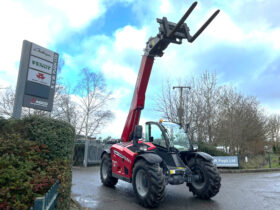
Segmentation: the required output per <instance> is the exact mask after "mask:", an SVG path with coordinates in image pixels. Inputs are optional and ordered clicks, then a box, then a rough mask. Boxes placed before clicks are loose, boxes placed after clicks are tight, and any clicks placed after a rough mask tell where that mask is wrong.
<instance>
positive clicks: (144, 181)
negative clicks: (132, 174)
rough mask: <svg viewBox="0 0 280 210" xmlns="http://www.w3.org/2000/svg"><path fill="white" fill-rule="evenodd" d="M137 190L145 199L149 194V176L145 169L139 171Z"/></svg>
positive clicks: (136, 181) (136, 179) (136, 182)
mask: <svg viewBox="0 0 280 210" xmlns="http://www.w3.org/2000/svg"><path fill="white" fill-rule="evenodd" d="M135 184H136V189H137V192H138V193H139V195H141V196H142V197H144V196H145V195H146V194H147V193H148V176H147V175H146V173H145V171H144V170H143V169H140V170H138V172H137V174H136V178H135Z"/></svg>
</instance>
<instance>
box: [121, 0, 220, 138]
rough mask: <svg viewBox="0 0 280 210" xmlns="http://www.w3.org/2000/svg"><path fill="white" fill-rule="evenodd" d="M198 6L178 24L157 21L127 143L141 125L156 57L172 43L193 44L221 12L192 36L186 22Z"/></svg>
mask: <svg viewBox="0 0 280 210" xmlns="http://www.w3.org/2000/svg"><path fill="white" fill-rule="evenodd" d="M196 5H197V2H194V3H193V4H192V5H191V6H190V8H189V9H188V10H187V11H186V13H185V14H184V15H183V17H182V18H181V19H180V20H179V22H178V23H177V24H175V23H173V22H169V21H168V20H167V18H166V17H163V18H162V19H157V22H158V23H159V25H160V27H159V33H158V34H157V35H156V36H155V37H151V38H149V40H148V42H147V43H146V48H145V49H144V55H143V56H142V61H141V66H140V70H139V73H138V77H137V81H136V85H135V89H134V94H133V99H132V102H131V106H130V110H129V113H128V116H127V119H126V123H125V126H124V129H123V132H122V137H121V139H122V141H124V142H127V141H129V140H132V138H133V131H134V129H135V126H136V125H138V124H139V120H140V115H141V110H142V109H144V105H145V94H146V89H147V86H148V82H149V78H150V74H151V71H152V67H153V63H154V57H161V56H162V55H163V51H164V50H165V49H166V48H167V47H168V45H169V44H170V43H174V44H181V43H182V39H187V40H188V42H193V41H194V40H195V39H196V38H197V37H198V36H199V35H200V34H201V33H202V32H203V31H204V29H205V28H206V27H207V26H208V25H209V24H210V23H211V22H212V20H213V19H214V18H215V17H216V16H217V15H218V13H219V10H217V11H216V12H214V13H213V14H212V15H211V17H210V18H209V19H208V20H207V21H206V22H205V23H204V24H203V25H202V26H201V28H200V29H199V30H198V31H197V32H196V33H195V34H194V35H193V36H191V35H190V29H189V27H188V26H187V24H186V23H185V20H186V19H187V18H188V16H189V15H190V14H191V12H192V11H193V10H194V8H195V7H196Z"/></svg>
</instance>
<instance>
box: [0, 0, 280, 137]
mask: <svg viewBox="0 0 280 210" xmlns="http://www.w3.org/2000/svg"><path fill="white" fill-rule="evenodd" d="M191 3H192V2H191V1H187V0H153V1H148V0H80V1H77V0H5V1H1V3H0V26H1V35H0V37H1V39H0V47H1V48H0V49H1V50H0V58H1V60H0V88H1V87H5V86H10V85H11V86H14V87H15V85H16V80H17V74H18V67H19V60H20V53H21V46H22V41H23V40H24V39H25V40H28V41H31V42H34V43H36V44H38V45H41V46H44V47H46V48H49V49H51V50H53V51H56V52H58V53H59V55H60V67H61V70H60V72H59V76H60V78H62V81H68V83H69V82H70V83H72V84H74V83H75V81H76V80H77V78H78V76H79V72H80V70H81V69H82V68H84V67H88V68H90V69H92V71H96V72H102V73H103V74H104V76H105V79H106V83H107V86H108V89H109V90H111V91H112V92H113V95H114V98H115V100H114V101H113V102H112V104H111V105H110V107H111V109H112V111H113V112H114V114H115V120H114V121H113V122H112V123H110V124H109V125H108V126H107V127H106V128H104V130H103V132H104V133H106V134H111V135H112V136H115V137H120V135H121V132H122V129H123V125H124V122H125V120H126V116H127V113H128V109H129V106H130V102H131V98H132V94H133V89H134V84H135V81H136V77H137V73H138V69H139V65H140V61H141V56H142V54H143V48H144V47H145V42H146V41H147V40H148V38H149V37H150V36H155V35H156V34H157V32H158V31H157V30H158V25H157V22H156V18H157V17H158V18H162V17H163V16H166V17H167V18H168V20H170V21H174V22H177V21H178V20H179V19H180V17H181V16H182V15H183V14H184V12H185V11H186V9H187V8H188V7H189V6H190V5H191ZM217 8H219V9H220V10H221V12H220V14H219V15H218V16H217V18H216V19H215V20H214V22H213V23H212V24H211V25H210V26H209V27H208V28H207V29H206V31H205V32H204V33H203V34H202V35H201V36H200V37H199V38H198V39H197V40H196V41H195V42H194V43H193V44H189V43H187V42H186V41H185V42H184V43H183V44H182V45H170V46H169V48H168V49H167V50H166V51H165V55H164V56H163V57H161V58H157V59H156V61H155V64H154V68H153V71H152V74H151V79H150V83H149V86H148V89H147V96H146V107H145V110H144V111H143V113H142V121H145V120H158V118H159V117H160V116H159V115H157V114H156V113H154V111H153V106H152V104H153V99H154V96H155V95H156V94H157V92H158V91H159V90H160V88H161V84H162V83H163V82H164V81H165V80H166V79H168V78H169V79H171V80H173V81H176V80H178V79H180V78H188V77H192V76H195V75H199V74H201V73H202V72H203V71H205V70H208V71H209V72H215V73H216V74H217V77H218V82H219V83H221V84H231V85H233V86H235V87H236V88H237V89H238V90H239V91H241V92H242V93H243V94H245V95H253V96H255V97H257V99H258V100H259V101H260V102H261V103H262V105H263V107H265V109H266V110H267V111H268V112H275V113H280V89H279V81H280V12H279V9H280V1H279V0H269V1H268V0H234V1H222V0H200V1H199V2H198V6H197V8H196V9H195V10H194V12H193V13H192V15H191V16H190V17H189V18H188V21H187V24H188V25H189V27H190V29H191V33H192V32H195V31H196V30H197V29H198V27H199V26H200V25H201V24H202V23H203V22H204V21H205V20H206V19H207V17H209V16H210V15H211V13H213V12H214V11H215V9H217ZM174 85H176V84H174ZM155 118H156V119H155Z"/></svg>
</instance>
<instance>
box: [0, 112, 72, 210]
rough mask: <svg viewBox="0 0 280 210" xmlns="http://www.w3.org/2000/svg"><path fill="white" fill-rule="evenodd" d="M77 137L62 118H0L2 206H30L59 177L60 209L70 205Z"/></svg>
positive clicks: (58, 206) (7, 207)
mask: <svg viewBox="0 0 280 210" xmlns="http://www.w3.org/2000/svg"><path fill="white" fill-rule="evenodd" d="M74 138H75V131H74V129H73V127H71V126H70V125H69V124H68V123H65V122H62V121H58V120H53V119H50V118H43V117H38V116H34V117H29V118H25V119H23V120H13V119H10V120H4V119H0V209H9V208H10V209H29V208H30V207H31V205H32V203H33V200H34V199H35V197H38V196H42V195H43V194H44V193H45V192H46V191H47V190H48V189H49V188H50V186H52V184H53V183H54V182H55V180H57V179H58V180H59V182H60V184H59V197H58V199H57V209H69V205H70V194H71V182H72V172H71V166H72V158H73V147H74Z"/></svg>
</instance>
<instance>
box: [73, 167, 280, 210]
mask: <svg viewBox="0 0 280 210" xmlns="http://www.w3.org/2000/svg"><path fill="white" fill-rule="evenodd" d="M221 176H222V187H221V189H220V192H219V193H218V194H217V195H216V196H215V197H213V198H212V199H211V200H200V199H198V198H195V197H193V195H192V193H190V192H189V190H188V188H187V187H186V185H185V184H182V185H174V186H172V185H167V187H166V197H165V200H164V201H163V202H162V203H161V204H160V206H159V207H158V208H157V209H168V210H175V209H200V210H202V209H213V210H214V209H215V210H216V209H225V210H231V209H237V210H238V209H240V210H258V209H260V210H263V209H265V210H279V209H280V172H266V173H247V174H244V173H242V174H241V173H240V174H221ZM72 182H73V186H72V197H73V198H74V199H76V200H77V201H78V202H79V203H80V204H81V206H82V207H84V208H88V209H103V210H105V209H114V210H126V209H127V210H132V209H137V210H138V209H145V208H143V207H141V206H140V205H139V204H138V203H137V200H136V197H135V196H134V192H133V188H132V185H131V184H130V183H126V182H123V181H119V182H118V184H117V185H116V187H115V188H113V189H112V188H107V187H104V186H103V185H102V183H101V181H100V177H99V167H96V166H95V167H88V168H82V167H73V179H72Z"/></svg>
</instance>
